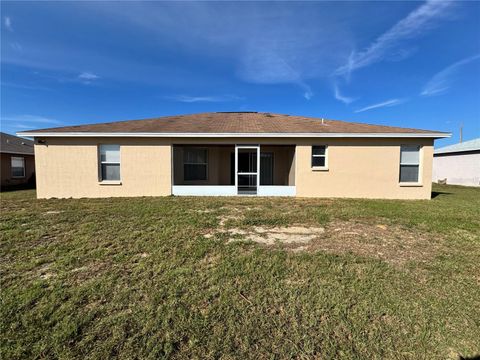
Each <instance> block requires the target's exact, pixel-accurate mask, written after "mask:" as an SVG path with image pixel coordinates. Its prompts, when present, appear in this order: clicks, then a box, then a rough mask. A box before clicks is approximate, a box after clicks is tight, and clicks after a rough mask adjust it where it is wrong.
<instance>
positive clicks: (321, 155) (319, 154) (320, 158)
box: [312, 145, 327, 169]
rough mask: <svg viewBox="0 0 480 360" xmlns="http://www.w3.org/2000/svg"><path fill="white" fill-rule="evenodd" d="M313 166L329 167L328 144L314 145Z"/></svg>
mask: <svg viewBox="0 0 480 360" xmlns="http://www.w3.org/2000/svg"><path fill="white" fill-rule="evenodd" d="M312 167H313V168H325V169H326V168H327V145H316V146H312Z"/></svg>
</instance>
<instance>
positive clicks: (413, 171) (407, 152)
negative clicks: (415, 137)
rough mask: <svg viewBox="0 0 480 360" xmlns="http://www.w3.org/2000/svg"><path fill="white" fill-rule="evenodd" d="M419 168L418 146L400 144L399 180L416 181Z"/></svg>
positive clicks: (402, 181)
mask: <svg viewBox="0 0 480 360" xmlns="http://www.w3.org/2000/svg"><path fill="white" fill-rule="evenodd" d="M419 170H420V146H418V145H402V146H401V147H400V182H401V183H418V182H419V181H418V177H419Z"/></svg>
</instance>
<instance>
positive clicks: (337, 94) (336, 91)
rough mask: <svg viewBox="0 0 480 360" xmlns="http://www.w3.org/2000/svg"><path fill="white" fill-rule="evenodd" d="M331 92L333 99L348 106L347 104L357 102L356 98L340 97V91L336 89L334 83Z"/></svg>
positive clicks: (336, 86)
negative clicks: (332, 92)
mask: <svg viewBox="0 0 480 360" xmlns="http://www.w3.org/2000/svg"><path fill="white" fill-rule="evenodd" d="M333 91H334V96H335V99H337V100H339V101H341V102H343V103H344V104H347V105H348V104H350V103H352V102H354V101H355V100H357V98H352V97H348V96H345V95H342V94H341V93H340V89H339V88H338V85H337V83H334V84H333Z"/></svg>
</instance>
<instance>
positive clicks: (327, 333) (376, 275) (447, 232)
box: [0, 186, 480, 359]
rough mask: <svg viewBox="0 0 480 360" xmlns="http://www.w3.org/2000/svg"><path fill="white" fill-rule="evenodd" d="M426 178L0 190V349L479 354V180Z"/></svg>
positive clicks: (7, 355) (20, 354)
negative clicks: (420, 187) (115, 192)
mask: <svg viewBox="0 0 480 360" xmlns="http://www.w3.org/2000/svg"><path fill="white" fill-rule="evenodd" d="M434 191H435V192H437V194H436V195H437V196H436V197H435V198H434V199H432V200H430V201H427V200H419V201H391V200H352V199H343V200H341V199H339V200H336V199H293V198H290V199H267V198H247V197H241V198H178V197H166V198H130V199H126V198H119V199H82V200H55V199H52V200H36V199H35V193H34V191H17V192H11V193H2V194H1V221H0V241H1V242H0V247H1V250H0V276H1V314H0V324H1V325H0V326H1V329H0V358H2V359H15V358H22V359H23V358H78V359H105V358H109V357H118V358H122V359H132V358H151V359H156V358H163V357H170V358H188V359H190V358H219V357H223V358H240V359H246V358H251V359H264V358H269V359H270V358H293V357H295V358H305V359H307V358H348V359H351V358H357V359H358V358H368V359H372V358H382V359H392V358H411V359H419V358H427V359H450V358H451V359H457V358H459V356H465V357H473V356H475V355H479V354H480V189H474V188H464V187H455V186H434ZM272 234H273V235H272ZM272 236H273V237H272Z"/></svg>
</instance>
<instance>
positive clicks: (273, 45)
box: [1, 1, 480, 146]
mask: <svg viewBox="0 0 480 360" xmlns="http://www.w3.org/2000/svg"><path fill="white" fill-rule="evenodd" d="M1 20H2V24H1V25H2V28H1V51H2V52H1V128H2V131H5V132H9V133H14V132H16V131H21V130H26V129H36V128H46V127H53V126H62V125H70V124H82V123H95V122H105V121H115V120H127V119H141V118H147V117H156V116H163V115H170V114H185V113H196V112H208V111H249V110H250V111H268V112H274V113H287V114H297V115H306V116H316V117H325V118H330V119H340V120H347V121H357V122H366V123H376V124H385V125H395V126H404V127H415V128H423V129H432V130H441V131H450V132H453V137H452V139H445V140H440V141H438V143H437V145H440V146H443V145H447V144H450V143H455V142H457V141H458V132H459V127H460V124H461V123H463V129H464V139H465V140H468V139H471V138H475V137H479V136H480V25H479V24H480V2H450V1H435V2H275V3H274V2H258V3H256V2H195V3H193V2H177V3H165V2H163V3H159V2H145V3H140V2H83V1H77V2H67V1H65V2H28V3H25V2H20V1H19V2H2V3H1Z"/></svg>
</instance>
